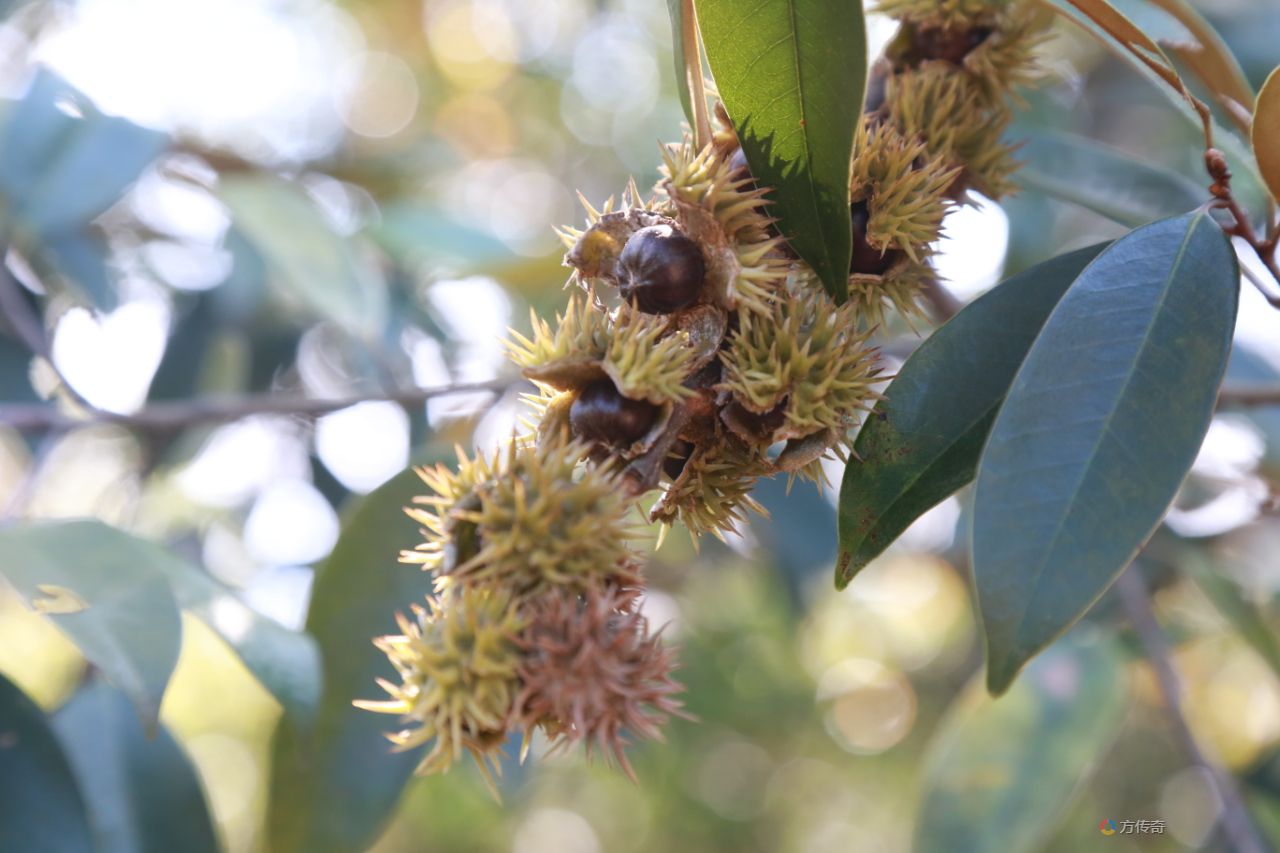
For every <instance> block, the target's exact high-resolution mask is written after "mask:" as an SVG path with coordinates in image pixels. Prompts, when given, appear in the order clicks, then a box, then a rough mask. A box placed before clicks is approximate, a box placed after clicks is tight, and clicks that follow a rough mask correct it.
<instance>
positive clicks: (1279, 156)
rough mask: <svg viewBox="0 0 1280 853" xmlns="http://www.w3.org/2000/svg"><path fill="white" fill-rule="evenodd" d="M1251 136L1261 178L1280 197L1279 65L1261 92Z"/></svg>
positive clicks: (1274, 195)
mask: <svg viewBox="0 0 1280 853" xmlns="http://www.w3.org/2000/svg"><path fill="white" fill-rule="evenodd" d="M1250 135H1251V137H1252V139H1253V153H1254V156H1255V157H1257V158H1258V168H1259V169H1260V170H1261V171H1262V177H1263V179H1264V180H1265V181H1266V182H1267V187H1268V188H1269V189H1270V190H1271V196H1272V198H1276V199H1280V68H1277V69H1276V70H1275V71H1272V72H1271V76H1269V77H1267V82H1265V83H1263V84H1262V90H1261V91H1260V92H1258V105H1257V107H1256V108H1255V109H1254V113H1253V128H1252V130H1251V131H1250Z"/></svg>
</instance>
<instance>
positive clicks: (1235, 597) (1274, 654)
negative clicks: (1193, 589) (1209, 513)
mask: <svg viewBox="0 0 1280 853" xmlns="http://www.w3.org/2000/svg"><path fill="white" fill-rule="evenodd" d="M1178 568H1179V569H1181V570H1182V573H1183V574H1184V575H1186V576H1187V577H1189V578H1191V580H1192V581H1193V582H1194V583H1195V585H1196V586H1197V587H1199V588H1200V591H1201V592H1203V593H1204V596H1205V598H1207V599H1209V603H1210V604H1212V605H1213V607H1214V609H1215V610H1217V611H1218V613H1219V614H1220V615H1221V616H1222V618H1223V619H1225V620H1227V622H1228V623H1229V624H1230V625H1231V627H1233V628H1235V630H1236V632H1237V633H1238V634H1239V635H1240V637H1241V639H1243V640H1244V641H1245V642H1246V643H1248V644H1249V645H1250V646H1251V647H1252V648H1253V650H1254V651H1255V652H1257V653H1258V656H1259V657H1261V658H1262V659H1263V661H1265V662H1266V664H1267V666H1269V667H1271V671H1272V672H1274V673H1275V674H1276V675H1277V676H1280V641H1277V639H1276V635H1275V632H1274V631H1272V630H1271V626H1270V625H1268V624H1267V620H1266V617H1265V616H1264V615H1263V613H1262V611H1261V610H1260V609H1259V608H1258V606H1257V605H1256V604H1254V603H1253V602H1252V601H1249V600H1248V599H1246V598H1245V597H1244V593H1243V591H1242V590H1241V589H1240V587H1239V586H1238V585H1236V583H1235V582H1234V581H1232V580H1230V579H1229V578H1227V577H1225V576H1224V575H1223V574H1222V573H1221V571H1219V569H1218V567H1217V566H1215V565H1214V564H1213V563H1212V562H1210V559H1209V557H1208V555H1206V554H1204V553H1202V552H1200V551H1198V550H1195V549H1191V548H1185V549H1183V550H1182V551H1181V552H1180V559H1179V560H1178Z"/></svg>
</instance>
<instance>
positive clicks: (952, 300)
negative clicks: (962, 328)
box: [924, 278, 964, 325]
mask: <svg viewBox="0 0 1280 853" xmlns="http://www.w3.org/2000/svg"><path fill="white" fill-rule="evenodd" d="M924 299H925V301H926V302H928V303H929V307H930V308H932V309H933V317H934V319H935V320H936V321H937V322H938V325H942V324H943V323H945V322H947V321H948V320H950V319H951V318H952V317H954V316H956V314H958V313H959V312H960V309H961V308H963V307H964V305H963V304H961V302H960V300H959V299H956V297H955V294H954V293H952V292H951V291H950V290H947V288H946V287H945V286H943V284H942V283H941V282H939V281H938V280H937V279H936V278H930V279H928V280H927V281H926V282H925V285H924Z"/></svg>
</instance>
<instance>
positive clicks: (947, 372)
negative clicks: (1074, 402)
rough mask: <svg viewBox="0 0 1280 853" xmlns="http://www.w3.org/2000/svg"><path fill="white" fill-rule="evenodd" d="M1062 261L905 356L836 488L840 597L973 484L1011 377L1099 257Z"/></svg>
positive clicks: (974, 307) (1013, 282)
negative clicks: (927, 515)
mask: <svg viewBox="0 0 1280 853" xmlns="http://www.w3.org/2000/svg"><path fill="white" fill-rule="evenodd" d="M1102 249H1103V245H1102V244H1099V245H1097V246H1090V247H1089V248H1087V249H1080V250H1078V251H1075V252H1071V253H1069V254H1066V255H1060V256H1059V257H1056V258H1053V259H1052V260H1049V261H1046V262H1044V263H1042V264H1040V265H1038V266H1035V267H1033V268H1031V269H1029V270H1026V271H1024V272H1022V273H1019V274H1018V275H1015V276H1013V277H1012V278H1010V279H1008V280H1006V281H1004V282H1002V283H1001V284H1000V285H999V286H997V287H996V288H995V289H993V290H992V291H990V292H989V293H987V294H985V295H983V296H982V297H980V298H979V299H977V300H975V301H974V302H972V303H971V304H970V305H968V306H966V307H965V308H964V309H963V310H962V311H960V313H959V314H957V315H956V316H955V317H953V318H952V319H951V321H950V322H948V323H947V324H946V325H944V326H943V327H942V328H940V329H938V330H937V331H936V332H934V333H933V334H932V335H930V336H929V338H928V339H927V340H925V342H924V343H922V344H921V345H920V347H919V348H918V349H917V350H916V351H915V352H914V353H912V354H911V357H910V358H908V359H907V362H906V364H904V365H903V366H902V369H901V370H899V371H898V375H897V378H895V379H894V380H893V382H892V383H891V384H890V385H889V389H888V391H887V392H886V399H884V400H882V401H881V402H880V403H878V404H877V405H876V408H875V410H874V411H873V412H872V413H871V415H870V416H869V417H868V418H867V422H866V424H864V425H863V427H862V430H861V431H860V432H859V433H858V439H857V441H856V442H855V443H854V447H853V449H854V454H855V456H854V458H853V459H851V460H850V462H849V465H848V467H846V468H845V472H844V482H843V483H842V484H841V487H840V506H839V509H840V515H839V534H840V558H839V560H838V561H837V563H836V587H837V588H843V587H844V586H845V585H846V584H848V583H849V581H850V580H851V579H852V578H853V576H854V575H855V574H857V573H858V572H859V571H861V570H862V569H863V568H864V567H865V566H866V565H867V563H869V562H871V560H872V559H873V558H874V557H876V556H877V555H879V554H880V553H881V552H882V551H884V549H885V548H887V547H889V545H890V544H891V543H892V542H893V540H894V539H897V538H898V536H900V535H901V534H902V532H903V531H904V530H906V529H907V527H909V526H910V525H911V523H912V522H913V521H915V520H916V519H917V518H919V517H920V516H921V515H922V514H923V513H924V512H925V511H926V510H928V509H929V508H930V507H932V506H934V505H935V504H937V503H939V502H940V501H942V500H943V499H945V498H946V497H947V496H948V495H950V494H952V493H953V492H955V491H956V490H957V489H959V488H960V487H961V486H964V485H965V484H967V483H968V482H969V481H970V480H972V479H973V475H974V473H975V472H976V471H977V468H978V457H979V455H980V454H981V452H982V445H983V443H984V442H985V441H986V440H987V433H988V432H990V430H991V424H992V422H993V421H994V419H995V415H996V412H997V411H998V410H999V408H1000V404H1001V402H1003V400H1004V395H1005V393H1006V392H1007V391H1008V390H1009V384H1010V383H1011V382H1012V381H1013V377H1014V374H1015V373H1017V371H1018V367H1019V366H1020V365H1021V364H1022V360H1023V358H1025V357H1026V354H1027V350H1028V349H1030V347H1031V343H1032V341H1034V340H1035V338H1036V335H1037V334H1039V332H1040V327H1041V326H1043V325H1044V321H1045V319H1046V318H1047V317H1048V316H1049V312H1050V311H1052V310H1053V307H1054V306H1055V305H1057V304H1058V300H1059V299H1061V298H1062V294H1063V293H1065V292H1066V290H1067V287H1068V286H1069V285H1070V284H1071V282H1072V281H1073V280H1075V278H1076V276H1078V275H1079V274H1080V271H1081V270H1083V269H1084V268H1085V266H1086V265H1087V264H1088V263H1089V262H1090V261H1092V260H1093V259H1094V258H1095V257H1097V256H1098V254H1099V253H1100V252H1101V251H1102Z"/></svg>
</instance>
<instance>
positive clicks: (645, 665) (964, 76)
mask: <svg viewBox="0 0 1280 853" xmlns="http://www.w3.org/2000/svg"><path fill="white" fill-rule="evenodd" d="M881 8H882V11H885V12H886V13H888V14H889V15H891V16H893V17H895V18H897V19H898V20H899V21H900V23H901V28H900V32H899V34H898V36H897V38H895V39H894V41H893V42H892V44H891V45H890V48H889V50H888V52H887V55H886V57H884V58H882V59H881V60H878V61H877V64H876V66H875V68H874V70H873V74H872V77H871V83H870V86H869V91H868V94H867V101H866V107H865V113H864V116H863V120H862V122H861V124H860V126H859V128H858V132H857V138H856V144H855V149H854V157H853V161H852V163H851V168H850V177H851V183H850V204H851V214H852V222H853V255H852V259H851V263H850V278H849V284H850V287H849V293H850V298H849V299H848V300H847V301H845V302H844V303H843V304H836V303H835V302H834V301H833V300H832V299H831V298H830V297H828V296H827V295H826V293H825V292H824V291H823V290H822V288H821V287H820V286H819V285H818V284H817V282H816V280H815V277H814V275H813V273H812V271H811V270H809V268H808V267H807V266H806V265H805V264H804V263H803V262H802V261H801V260H799V259H797V258H796V257H795V256H794V255H793V254H792V253H791V252H790V250H789V248H788V247H787V245H786V243H785V241H784V240H783V237H782V236H781V235H779V234H778V233H777V231H776V230H775V228H774V222H773V220H772V219H771V218H770V217H769V216H768V213H767V205H768V200H767V194H768V188H766V187H762V186H759V185H757V182H756V181H755V180H754V179H753V177H752V175H751V173H750V171H749V168H748V165H747V161H746V157H745V156H744V155H743V152H742V150H741V148H740V147H739V144H738V139H737V136H736V134H735V132H734V130H733V128H732V125H731V123H730V122H729V119H728V116H727V115H726V114H725V113H724V110H723V108H721V107H719V105H717V109H716V110H715V115H716V125H715V127H714V128H713V133H712V139H711V140H709V141H708V143H707V144H706V145H705V146H703V147H701V148H698V147H696V146H695V145H694V144H693V143H692V141H691V140H690V139H689V138H688V137H686V138H685V139H684V140H683V141H682V142H679V143H675V144H671V145H668V146H666V147H665V148H664V149H663V152H662V154H663V164H662V175H663V177H662V179H661V180H660V181H659V183H658V185H657V186H656V187H655V189H654V192H653V194H652V195H650V196H648V197H645V196H643V195H642V193H641V192H640V191H639V190H638V188H637V187H636V186H635V184H634V182H633V183H632V184H631V185H629V186H628V187H627V189H626V190H625V191H624V192H623V193H622V195H621V198H620V203H618V204H615V202H614V200H613V199H610V200H609V201H607V202H606V203H605V204H604V205H603V206H602V207H601V208H599V209H596V208H594V207H592V206H590V205H589V204H588V205H586V213H587V216H586V223H585V226H584V227H582V228H572V227H568V228H564V229H562V230H561V232H560V234H561V236H562V238H563V240H564V242H565V245H566V247H567V249H568V251H567V253H566V255H565V263H566V265H567V266H568V267H570V268H571V270H572V272H571V274H570V284H571V285H573V286H574V287H575V288H576V290H575V292H574V293H573V295H571V296H570V298H569V302H568V305H567V306H566V308H565V310H564V312H563V313H562V314H559V315H557V316H556V317H555V319H554V321H553V322H547V321H545V320H542V319H539V318H538V317H536V316H534V317H533V323H532V331H531V333H530V334H529V335H528V336H524V335H520V334H513V337H512V339H511V341H510V342H509V349H510V352H511V357H512V359H513V360H514V361H515V362H516V363H517V364H518V365H519V366H520V368H521V369H522V371H523V373H524V375H525V376H526V377H527V378H528V379H529V380H531V381H532V382H533V383H534V384H535V386H536V388H537V393H536V394H534V395H531V396H530V398H529V402H530V403H531V405H532V410H533V415H534V418H533V420H532V422H531V423H530V430H529V433H528V434H527V435H523V436H518V437H515V438H513V439H512V441H511V442H510V443H509V445H508V446H507V447H506V449H505V450H504V451H501V452H499V453H498V454H497V455H496V456H494V457H492V458H487V457H484V456H479V457H476V458H474V459H468V458H467V457H466V456H465V455H463V454H462V453H461V452H459V464H458V468H457V471H451V470H449V469H447V468H444V467H437V468H435V469H431V470H424V471H422V472H421V474H422V476H423V479H424V481H425V482H426V483H427V485H428V486H429V487H430V488H431V490H432V492H433V494H432V495H430V496H427V497H423V498H421V499H419V501H418V502H417V504H416V505H415V506H414V507H413V508H411V509H410V510H409V512H410V515H411V516H413V517H414V518H415V519H416V520H418V521H419V523H420V524H421V525H422V530H423V542H422V543H421V544H420V545H418V547H417V548H416V549H414V550H413V551H408V552H406V553H405V554H404V557H403V559H404V561H405V562H412V563H419V564H421V565H422V566H423V567H424V568H425V569H426V570H428V571H430V572H432V573H433V575H434V577H435V584H436V595H435V596H434V597H433V598H432V599H431V600H430V601H429V603H428V607H427V608H421V607H419V608H415V610H414V613H415V618H414V619H413V620H409V619H405V618H401V620H400V627H401V631H402V633H401V634H400V635H398V636H393V637H384V638H382V639H381V640H380V641H379V645H380V648H382V649H383V650H384V651H385V652H386V653H387V654H388V656H389V657H390V658H391V660H392V662H393V664H394V665H395V666H396V669H397V671H398V672H399V674H400V676H401V680H402V683H401V684H399V685H394V684H389V683H388V684H384V685H383V686H384V687H385V688H386V689H387V691H388V692H389V693H390V694H391V697H392V699H391V701H389V702H382V703H365V704H366V706H367V707H371V708H373V709H375V710H380V711H385V712H389V713H395V714H398V715H400V716H401V717H402V719H403V720H404V722H405V723H406V726H407V728H406V730H405V731H402V732H400V733H398V734H396V735H394V736H393V738H392V739H393V740H394V741H395V743H396V744H397V745H399V746H400V747H402V748H406V749H407V748H413V747H416V746H419V745H421V744H424V743H427V742H428V741H434V745H433V747H432V749H431V750H430V751H429V752H428V754H427V756H426V758H425V759H424V760H423V762H422V765H421V769H422V770H423V771H425V772H433V771H442V770H445V769H448V767H449V766H450V765H451V763H452V762H453V761H454V760H455V759H456V758H457V757H458V755H460V754H461V751H462V750H464V749H465V750H468V751H470V752H471V753H472V754H473V755H475V756H476V758H477V760H478V761H480V763H481V766H482V767H483V766H484V765H485V761H486V760H488V761H489V762H490V763H491V764H492V765H493V766H494V767H496V766H497V764H496V758H495V757H496V755H497V753H498V752H499V750H500V749H501V747H502V745H503V744H504V743H505V741H506V740H507V737H508V735H509V734H511V733H512V732H519V733H521V734H523V735H524V737H525V741H526V744H527V742H528V739H529V737H530V736H531V735H532V733H533V732H535V731H539V730H540V731H541V732H543V733H544V734H545V735H546V736H547V737H548V738H549V739H550V740H551V741H552V742H553V743H556V744H558V745H561V744H571V743H575V742H578V741H582V742H585V743H586V744H587V746H588V749H591V748H592V747H593V746H594V747H597V748H599V749H600V751H601V752H604V753H605V754H607V755H612V756H613V757H615V758H616V760H617V761H618V763H619V764H620V765H621V766H622V767H623V768H624V769H626V770H627V771H628V772H630V766H629V764H628V762H627V760H626V757H625V755H624V754H623V752H622V748H623V745H624V743H626V741H627V740H628V738H634V737H650V738H651V737H657V735H658V733H659V726H660V725H661V724H662V723H663V722H664V721H665V720H666V719H667V718H668V717H669V716H671V715H673V714H677V715H678V714H681V711H680V705H679V702H678V701H677V700H676V699H675V698H674V694H675V693H677V692H678V691H679V689H680V688H679V687H678V686H677V685H676V684H675V683H674V682H673V681H672V680H671V677H670V674H671V671H672V669H674V661H673V657H672V652H671V651H670V650H669V649H668V648H667V647H665V646H664V645H663V644H662V642H661V641H660V640H659V639H658V637H657V636H655V635H654V634H651V633H650V631H649V626H648V624H647V622H646V621H645V619H644V617H643V616H641V615H640V613H639V612H638V602H639V601H640V598H641V596H642V594H643V589H644V579H643V575H642V572H641V567H640V566H641V564H640V560H639V557H638V555H637V553H636V552H635V551H634V550H633V544H634V539H635V536H636V532H637V531H636V530H635V529H634V527H633V525H634V521H639V520H640V518H639V517H638V516H636V517H635V518H634V521H628V518H629V517H632V515H633V514H636V513H638V512H639V507H640V505H641V503H642V502H647V501H646V499H645V496H646V495H648V493H650V492H656V493H657V495H656V499H655V500H654V501H653V502H652V503H651V504H649V506H648V519H649V520H650V521H652V522H660V523H661V524H663V525H670V524H675V523H680V524H683V525H684V526H685V527H687V528H688V529H689V530H690V531H692V532H693V533H694V534H702V533H708V532H709V533H713V534H715V535H718V536H723V535H724V534H726V533H728V532H730V531H733V530H734V529H735V528H736V526H737V525H738V524H740V523H741V522H742V521H743V520H744V519H745V514H746V512H747V511H752V510H754V511H761V508H760V507H759V506H758V505H757V504H756V503H755V501H754V500H753V499H752V498H751V491H752V489H753V487H754V486H755V484H756V482H757V481H758V480H759V479H760V478H761V477H768V476H773V475H777V474H786V475H788V476H789V477H796V476H799V477H804V478H809V479H813V480H821V479H822V477H823V475H822V460H823V458H824V457H836V458H844V456H845V454H846V451H847V449H848V447H849V445H850V442H851V432H852V430H853V428H854V427H855V425H856V422H857V420H858V418H859V413H860V412H862V411H864V410H866V409H868V408H869V407H870V406H871V405H872V404H873V403H874V402H875V400H876V399H877V391H876V388H877V386H878V383H880V382H881V381H883V379H884V377H883V376H882V375H881V368H880V364H879V357H878V352H877V350H876V349H875V348H874V346H872V344H871V342H870V337H871V335H872V334H873V332H874V331H875V328H876V326H878V325H879V324H880V323H881V322H882V320H883V319H884V316H885V312H886V311H887V310H890V309H894V310H897V311H898V312H900V313H901V314H904V315H908V316H910V315H912V314H915V313H917V312H918V311H919V310H920V309H919V297H920V295H921V292H922V289H923V288H924V287H925V286H926V284H927V283H929V282H930V281H931V280H932V279H933V277H934V272H933V269H932V267H931V265H930V262H929V259H930V255H931V252H932V251H933V249H932V248H931V247H932V246H933V244H934V243H936V241H937V239H938V237H939V235H940V231H941V227H942V222H943V218H944V217H945V215H946V213H947V211H948V210H949V208H950V207H951V206H953V205H955V204H957V203H961V201H962V200H963V199H964V198H965V193H966V192H967V191H968V190H970V189H973V190H975V191H978V192H982V193H985V194H987V195H989V196H993V197H994V196H999V195H1000V194H1002V193H1004V192H1006V191H1007V190H1008V189H1009V175H1010V173H1011V172H1012V170H1013V167H1014V162H1013V160H1012V155H1011V152H1010V149H1009V148H1008V146H1006V145H1005V144H1004V143H1003V142H1002V141H1001V136H1002V134H1003V132H1004V130H1005V128H1006V126H1007V124H1008V121H1009V111H1008V107H1007V105H1006V103H1005V100H1006V98H1007V97H1008V96H1009V94H1010V92H1011V91H1012V89H1013V87H1014V86H1016V85H1018V84H1020V83H1022V82H1025V81H1026V80H1027V79H1029V76H1030V72H1031V51H1032V48H1033V47H1034V46H1035V44H1036V43H1037V41H1038V40H1039V38H1040V36H1039V32H1040V26H1041V23H1040V20H1039V19H1038V18H1037V17H1035V16H1034V15H1033V14H1032V12H1030V11H1029V4H1028V3H1025V2H1021V0H882V4H881Z"/></svg>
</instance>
